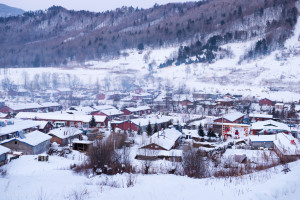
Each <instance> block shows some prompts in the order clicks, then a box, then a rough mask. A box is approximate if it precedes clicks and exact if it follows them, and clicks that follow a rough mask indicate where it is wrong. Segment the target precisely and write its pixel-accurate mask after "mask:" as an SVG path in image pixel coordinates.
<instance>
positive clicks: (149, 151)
mask: <svg viewBox="0 0 300 200" xmlns="http://www.w3.org/2000/svg"><path fill="white" fill-rule="evenodd" d="M136 155H140V156H165V157H172V156H176V157H182V150H179V149H171V150H170V151H166V150H152V149H138V150H137V153H136Z"/></svg>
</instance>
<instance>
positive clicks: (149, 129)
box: [146, 121, 152, 136]
mask: <svg viewBox="0 0 300 200" xmlns="http://www.w3.org/2000/svg"><path fill="white" fill-rule="evenodd" d="M146 131H147V135H148V136H151V135H152V126H151V124H150V121H149V124H148V126H147V129H146Z"/></svg>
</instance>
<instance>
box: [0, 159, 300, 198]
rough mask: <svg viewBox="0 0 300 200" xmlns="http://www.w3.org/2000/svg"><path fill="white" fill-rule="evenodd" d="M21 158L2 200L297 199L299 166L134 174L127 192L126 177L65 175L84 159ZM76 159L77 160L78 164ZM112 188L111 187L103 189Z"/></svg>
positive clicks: (0, 183)
mask: <svg viewBox="0 0 300 200" xmlns="http://www.w3.org/2000/svg"><path fill="white" fill-rule="evenodd" d="M35 157H36V156H22V157H21V158H20V159H18V160H14V161H13V162H11V163H9V164H8V165H7V166H5V168H6V169H7V172H8V175H7V176H6V177H5V178H0V200H19V199H20V200H21V199H22V200H26V199H30V200H32V199H58V200H60V199H62V200H63V199H76V198H75V196H76V195H77V196H80V197H82V199H91V200H94V199H95V200H96V199H110V200H119V199H143V200H151V199H165V200H169V199H170V200H174V199H178V200H179V199H180V200H183V199H200V198H201V199H210V200H214V199H216V200H217V199H218V200H219V199H223V200H227V199H228V200H229V199H230V200H232V199H249V200H254V199H262V200H269V199H289V200H296V199H299V196H300V165H299V164H300V163H299V162H295V163H292V164H290V165H291V172H288V173H287V174H284V173H283V172H281V169H282V167H281V166H280V167H277V168H273V169H271V170H267V171H262V172H259V173H254V174H251V175H247V176H241V177H236V178H227V179H215V178H207V179H192V178H188V177H182V176H175V175H137V176H136V178H135V180H136V184H135V185H134V186H133V187H129V188H127V186H126V180H127V177H128V175H127V174H123V175H115V176H102V177H100V176H96V177H92V178H87V177H86V176H83V175H78V174H74V173H73V172H72V171H70V170H69V167H70V164H72V163H79V162H82V160H83V158H84V157H83V156H79V155H76V156H75V157H73V156H70V157H69V159H66V158H61V157H57V156H51V157H50V160H49V163H46V162H45V163H44V162H38V161H37V160H34V158H35ZM79 158H80V159H79ZM107 185H111V186H113V187H110V186H107Z"/></svg>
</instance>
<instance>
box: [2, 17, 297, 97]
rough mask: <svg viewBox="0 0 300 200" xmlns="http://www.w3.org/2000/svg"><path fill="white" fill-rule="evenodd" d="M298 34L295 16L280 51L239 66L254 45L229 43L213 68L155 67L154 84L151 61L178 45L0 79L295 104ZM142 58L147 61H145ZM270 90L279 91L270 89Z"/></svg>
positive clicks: (6, 73)
mask: <svg viewBox="0 0 300 200" xmlns="http://www.w3.org/2000/svg"><path fill="white" fill-rule="evenodd" d="M299 36H300V20H299V18H298V22H297V24H296V28H295V30H294V34H293V36H292V37H291V38H290V39H288V40H287V41H286V44H285V48H284V50H277V51H274V52H272V53H271V54H270V55H268V56H266V57H262V58H260V59H258V60H254V61H251V62H246V61H243V62H242V63H241V64H239V60H240V57H241V56H242V55H244V54H245V52H246V51H247V50H248V49H249V47H250V46H251V45H252V44H253V43H254V42H255V41H248V42H245V43H230V44H227V45H224V46H222V47H223V48H225V49H228V50H230V51H231V52H232V56H231V57H227V58H224V59H219V60H217V61H216V62H214V63H212V64H201V63H199V64H190V65H185V64H182V65H180V66H175V65H173V66H170V67H165V68H162V69H158V68H157V67H154V68H153V75H154V77H155V79H156V80H160V81H155V83H153V81H151V80H145V75H148V74H149V73H150V72H149V64H150V63H154V65H153V66H158V65H159V64H160V63H163V62H165V61H166V60H167V59H169V58H172V57H176V56H177V52H178V46H174V47H168V48H161V49H146V50H144V51H142V52H139V51H137V50H127V51H124V52H123V55H125V54H126V53H127V54H126V56H120V57H119V58H115V59H112V60H107V61H91V62H87V63H86V65H85V66H79V65H78V64H76V63H74V67H69V68H65V67H64V68H39V70H38V71H37V70H36V69H35V68H26V69H23V70H20V69H14V68H10V69H1V70H0V72H1V74H0V79H3V78H4V77H9V78H12V79H13V78H14V82H15V83H17V84H20V85H22V84H23V82H24V72H25V71H26V73H27V74H28V76H29V78H30V79H33V78H34V77H35V74H39V75H40V77H42V75H43V74H44V73H48V74H49V73H50V74H53V73H57V74H58V75H59V76H60V79H66V76H68V75H71V76H77V77H78V78H79V79H80V80H81V82H82V83H83V84H85V85H88V86H89V87H93V85H94V84H95V82H96V81H100V82H103V81H104V80H105V79H110V80H111V81H112V82H113V84H112V87H118V86H119V84H120V77H124V76H125V77H132V78H133V80H135V81H137V82H140V83H142V84H145V85H149V86H153V87H157V86H158V84H159V83H160V84H161V85H165V84H167V83H168V82H171V84H172V85H174V86H175V87H178V86H179V85H183V84H186V85H187V86H188V88H190V89H191V91H194V90H195V91H199V90H203V91H205V92H212V93H215V92H219V93H227V92H229V93H231V94H243V95H244V96H249V97H253V96H256V97H258V98H263V97H267V98H270V99H273V100H278V101H293V100H299V99H300V94H299V93H300V89H299V87H298V84H299V76H300V59H299V55H300V40H299ZM125 52H126V53H125ZM124 53H125V54H124ZM146 54H147V57H148V58H147V59H145V55H146ZM137 74H138V75H137ZM16 77H18V78H17V79H16ZM103 84H104V83H103ZM272 88H276V90H277V89H278V90H280V91H278V92H274V91H271V90H272Z"/></svg>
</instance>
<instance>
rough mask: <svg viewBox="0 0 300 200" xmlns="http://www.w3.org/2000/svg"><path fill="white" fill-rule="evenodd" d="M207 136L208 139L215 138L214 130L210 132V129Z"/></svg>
mask: <svg viewBox="0 0 300 200" xmlns="http://www.w3.org/2000/svg"><path fill="white" fill-rule="evenodd" d="M207 136H208V137H217V136H216V134H215V132H214V130H212V129H211V128H210V129H209V130H208V132H207Z"/></svg>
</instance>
